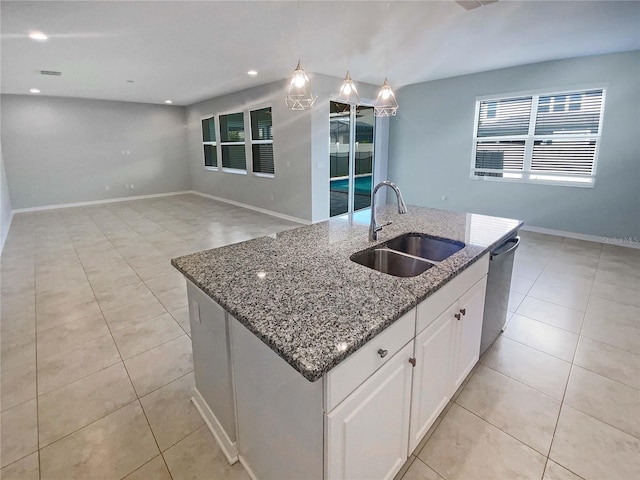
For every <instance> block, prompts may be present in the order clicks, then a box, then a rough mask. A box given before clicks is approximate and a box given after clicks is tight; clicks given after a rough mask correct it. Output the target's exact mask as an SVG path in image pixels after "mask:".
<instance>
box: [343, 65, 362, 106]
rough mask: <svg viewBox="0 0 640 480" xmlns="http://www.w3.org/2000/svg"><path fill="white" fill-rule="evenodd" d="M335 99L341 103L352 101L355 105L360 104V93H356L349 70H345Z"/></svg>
mask: <svg viewBox="0 0 640 480" xmlns="http://www.w3.org/2000/svg"><path fill="white" fill-rule="evenodd" d="M337 100H338V101H339V102H343V103H353V104H355V105H358V104H360V95H358V89H357V88H356V85H355V84H354V83H353V80H351V75H350V74H349V70H347V75H346V77H344V81H343V82H342V86H341V87H340V93H338V98H337Z"/></svg>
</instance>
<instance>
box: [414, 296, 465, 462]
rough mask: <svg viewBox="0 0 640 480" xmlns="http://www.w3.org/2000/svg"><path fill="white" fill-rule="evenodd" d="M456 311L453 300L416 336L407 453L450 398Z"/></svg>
mask: <svg viewBox="0 0 640 480" xmlns="http://www.w3.org/2000/svg"><path fill="white" fill-rule="evenodd" d="M457 311H458V303H457V302H456V303H454V304H453V305H452V306H450V307H449V308H448V309H447V310H445V311H444V312H443V313H442V314H441V315H440V316H439V317H438V318H437V319H436V320H434V321H433V323H431V325H429V326H428V327H427V328H426V329H424V330H423V331H422V333H420V335H418V336H417V337H416V340H415V358H416V362H417V363H416V368H415V369H414V372H413V391H412V395H411V423H410V427H409V435H410V436H409V453H411V452H413V451H414V450H415V448H416V447H417V446H418V444H419V443H420V441H421V440H422V438H423V437H424V435H425V434H426V433H427V430H429V427H431V425H432V424H433V422H434V421H435V419H436V418H437V417H438V415H439V414H440V412H441V411H442V410H443V409H444V407H445V406H446V405H447V402H448V401H449V396H450V393H451V375H452V373H453V372H452V368H451V367H452V366H451V359H452V351H453V347H454V330H455V327H456V325H455V319H454V316H453V315H454V314H455V313H456V312H457Z"/></svg>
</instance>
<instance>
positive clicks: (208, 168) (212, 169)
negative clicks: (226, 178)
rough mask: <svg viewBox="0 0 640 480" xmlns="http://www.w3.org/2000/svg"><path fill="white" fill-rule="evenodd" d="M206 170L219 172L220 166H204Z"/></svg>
mask: <svg viewBox="0 0 640 480" xmlns="http://www.w3.org/2000/svg"><path fill="white" fill-rule="evenodd" d="M204 169H205V170H209V171H210V172H217V171H218V167H209V166H207V165H205V166H204Z"/></svg>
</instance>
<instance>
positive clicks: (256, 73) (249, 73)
mask: <svg viewBox="0 0 640 480" xmlns="http://www.w3.org/2000/svg"><path fill="white" fill-rule="evenodd" d="M247 75H251V76H252V77H255V76H256V75H258V72H256V71H255V70H249V71H248V72H247Z"/></svg>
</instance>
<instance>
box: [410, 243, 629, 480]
mask: <svg viewBox="0 0 640 480" xmlns="http://www.w3.org/2000/svg"><path fill="white" fill-rule="evenodd" d="M521 237H522V239H523V242H522V245H521V247H520V248H519V250H518V252H517V254H516V259H515V266H514V272H513V273H514V277H513V281H512V284H511V297H510V301H509V310H510V313H509V314H508V315H509V321H508V323H507V328H506V330H505V332H504V333H503V335H502V336H501V337H500V338H499V339H498V340H497V342H496V343H495V344H494V346H493V347H492V348H491V349H490V350H488V351H487V353H486V355H484V356H483V358H482V359H481V361H480V362H479V364H478V365H477V366H476V368H475V369H474V371H473V373H472V375H470V377H469V379H468V381H467V383H466V385H464V386H463V387H461V389H460V390H459V391H458V392H457V396H455V397H454V400H453V401H452V402H450V403H449V405H448V406H447V408H446V409H445V412H443V414H442V415H441V416H440V418H439V419H438V420H437V421H436V423H435V425H434V426H433V427H432V429H431V430H430V432H428V433H427V436H426V437H425V439H424V440H423V441H422V443H421V445H419V446H418V448H417V449H416V451H415V452H414V454H413V455H412V457H411V458H410V459H409V461H408V462H407V464H406V465H405V466H404V468H403V470H402V471H401V473H400V474H399V475H398V477H397V478H402V479H403V480H440V479H447V480H451V479H469V480H472V479H474V480H475V479H477V480H502V479H504V480H510V479H544V480H578V479H581V478H582V479H587V480H592V479H593V480H596V479H597V480H625V479H629V480H630V479H638V478H640V355H639V354H640V250H638V249H631V248H623V247H618V246H613V245H602V244H598V243H592V242H583V241H578V240H573V239H569V238H562V237H554V236H550V235H541V234H535V233H530V232H521Z"/></svg>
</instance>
